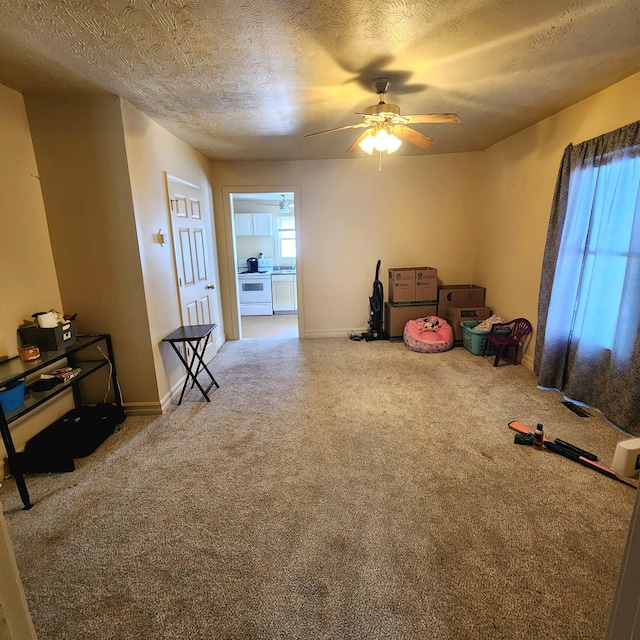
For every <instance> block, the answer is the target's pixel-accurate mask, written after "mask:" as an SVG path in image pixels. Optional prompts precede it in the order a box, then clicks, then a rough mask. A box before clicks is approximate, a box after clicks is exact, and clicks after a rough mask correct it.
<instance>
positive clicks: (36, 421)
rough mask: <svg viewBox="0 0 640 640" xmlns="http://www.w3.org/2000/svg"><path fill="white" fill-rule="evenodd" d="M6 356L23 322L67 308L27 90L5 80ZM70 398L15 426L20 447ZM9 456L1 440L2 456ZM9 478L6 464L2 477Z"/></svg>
mask: <svg viewBox="0 0 640 640" xmlns="http://www.w3.org/2000/svg"><path fill="white" fill-rule="evenodd" d="M0 150H1V151H0V190H1V192H2V194H3V198H4V203H3V206H2V213H1V214H0V215H1V216H2V218H1V220H2V233H0V265H1V267H2V268H1V270H0V271H1V272H2V274H3V276H2V278H0V299H1V300H2V313H1V314H0V356H6V357H9V358H12V357H15V356H17V355H18V344H19V343H20V344H21V342H19V339H18V333H17V329H18V326H19V325H20V324H21V323H22V321H23V319H30V316H31V314H32V313H34V312H36V311H43V310H45V311H46V310H49V309H52V308H53V309H57V310H62V301H61V298H60V290H59V288H58V279H57V277H56V271H55V265H54V262H53V254H52V251H51V242H50V239H49V230H48V227H47V219H46V215H45V208H44V202H43V199H42V191H41V188H40V179H39V174H38V167H37V165H36V158H35V154H34V150H33V144H32V142H31V132H30V131H29V124H28V121H27V114H26V110H25V106H24V100H23V98H22V95H21V94H19V93H17V92H16V91H13V90H11V89H8V88H7V87H4V86H2V85H0ZM71 406H72V405H71V402H70V400H69V399H68V398H60V399H59V400H54V401H52V402H51V403H49V404H48V405H46V406H45V407H43V408H42V409H40V410H36V411H35V412H34V413H33V414H32V415H31V417H30V419H29V420H20V421H17V422H14V423H13V424H12V425H11V430H12V432H13V437H14V440H15V442H16V445H17V446H18V447H20V446H22V445H23V444H24V443H25V442H26V441H27V440H28V439H29V438H30V437H32V436H33V435H35V434H36V433H37V432H38V431H39V430H40V429H42V428H43V427H45V426H46V425H47V424H49V423H50V422H52V421H53V420H54V419H55V418H57V417H58V416H59V415H61V414H62V413H64V412H65V410H67V409H68V408H70V407H71ZM4 456H5V450H4V446H3V445H2V443H1V442H0V460H1V459H3V458H4ZM3 477H4V473H3V469H2V465H0V479H1V478H3Z"/></svg>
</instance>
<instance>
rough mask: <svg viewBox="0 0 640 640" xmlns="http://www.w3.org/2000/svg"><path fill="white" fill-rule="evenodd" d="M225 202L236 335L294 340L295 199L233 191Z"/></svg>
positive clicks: (280, 194)
mask: <svg viewBox="0 0 640 640" xmlns="http://www.w3.org/2000/svg"><path fill="white" fill-rule="evenodd" d="M229 200H230V208H231V218H232V228H233V251H234V268H235V272H236V277H235V283H236V294H237V301H238V329H239V337H240V338H241V339H243V338H245V339H246V338H251V339H254V338H259V339H274V338H297V337H298V336H299V328H298V282H297V280H298V273H297V266H298V252H297V245H298V243H297V241H296V215H295V205H296V203H295V195H294V193H293V191H288V190H274V191H251V192H240V191H234V192H233V193H230V194H229Z"/></svg>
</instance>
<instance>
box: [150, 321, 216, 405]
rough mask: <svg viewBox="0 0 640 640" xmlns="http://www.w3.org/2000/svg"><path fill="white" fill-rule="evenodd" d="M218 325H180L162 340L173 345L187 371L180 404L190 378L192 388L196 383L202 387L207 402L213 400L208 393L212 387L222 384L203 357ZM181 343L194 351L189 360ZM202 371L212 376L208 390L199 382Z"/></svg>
mask: <svg viewBox="0 0 640 640" xmlns="http://www.w3.org/2000/svg"><path fill="white" fill-rule="evenodd" d="M217 326H218V325H216V324H192V325H187V326H184V327H179V328H178V329H176V330H175V331H173V332H172V333H170V334H169V335H168V336H167V337H166V338H163V339H162V342H168V343H169V344H170V345H171V346H172V347H173V350H174V351H175V352H176V353H177V354H178V358H180V361H181V362H182V364H183V365H184V367H185V369H186V371H187V377H186V379H185V381H184V384H183V385H182V393H181V394H180V400H178V404H180V403H181V402H182V398H183V397H184V392H185V390H186V388H187V385H188V384H189V379H191V388H192V389H193V386H194V385H196V386H197V387H198V389H200V391H201V393H202V395H203V396H204V398H205V400H206V401H207V402H211V400H209V396H208V395H207V394H208V393H209V391H211V387H213V385H215V386H216V388H219V387H220V385H219V384H218V383H217V382H216V379H215V378H214V377H213V376H212V375H211V371H209V369H207V365H206V364H205V362H204V360H203V359H202V356H203V354H204V351H205V349H206V348H207V344H208V342H209V338H210V337H211V332H212V331H213V330H214V329H215V328H216V327H217ZM179 343H181V344H183V345H184V344H188V345H189V346H190V347H191V350H192V351H193V355H192V357H191V360H189V361H187V360H186V359H185V357H184V356H183V355H182V353H181V352H180V349H178V347H177V346H176V345H177V344H179ZM201 343H202V344H201ZM185 355H186V353H185ZM196 360H197V364H196ZM194 364H196V368H195V371H194V369H193V366H194ZM201 371H206V372H207V374H208V375H209V378H211V384H210V385H209V386H208V387H207V389H206V390H205V389H203V388H202V386H201V385H200V383H199V382H198V378H197V376H198V374H199V373H200V372H201Z"/></svg>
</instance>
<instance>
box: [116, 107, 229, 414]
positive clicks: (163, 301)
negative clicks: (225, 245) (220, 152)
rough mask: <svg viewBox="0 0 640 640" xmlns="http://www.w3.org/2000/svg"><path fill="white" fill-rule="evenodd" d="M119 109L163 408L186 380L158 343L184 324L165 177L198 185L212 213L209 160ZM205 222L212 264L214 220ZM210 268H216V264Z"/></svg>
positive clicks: (217, 338)
mask: <svg viewBox="0 0 640 640" xmlns="http://www.w3.org/2000/svg"><path fill="white" fill-rule="evenodd" d="M121 110H122V121H123V127H124V136H125V144H126V153H127V161H128V167H129V177H130V181H131V193H132V196H133V208H134V214H135V225H136V229H137V237H138V251H139V253H140V264H141V266H142V277H143V282H144V295H145V303H146V315H147V318H148V323H149V336H150V340H151V348H152V351H153V360H154V368H155V377H156V379H157V384H158V391H159V394H160V399H161V401H162V402H163V404H166V403H167V402H168V400H169V391H170V389H171V388H172V387H174V386H175V385H176V384H178V383H179V381H180V380H181V378H182V377H183V376H184V368H183V367H182V365H181V364H180V362H179V360H178V358H177V357H176V356H175V354H174V353H173V351H172V350H171V347H170V346H169V345H167V344H162V343H161V341H162V338H164V336H166V335H167V334H169V333H170V332H171V331H173V330H174V329H175V328H177V327H179V326H180V325H181V324H182V322H181V318H180V305H179V298H178V289H177V282H176V272H175V266H174V259H173V249H172V243H171V220H170V214H169V208H168V203H167V187H166V181H165V173H169V174H172V175H174V176H177V177H179V178H183V179H184V180H188V181H189V182H192V183H194V184H197V185H198V186H199V187H200V190H201V193H202V198H203V210H208V211H212V206H213V205H212V201H211V186H210V184H209V161H208V160H207V159H206V158H205V157H204V156H203V155H202V154H200V153H198V152H197V151H195V150H194V149H192V148H191V147H189V146H188V145H186V144H185V143H184V142H181V141H180V140H178V139H177V138H176V137H175V136H174V135H172V134H170V133H169V132H168V131H166V130H165V129H163V128H162V127H160V126H159V125H158V124H156V123H155V122H154V121H153V120H151V119H150V118H148V117H146V116H145V115H143V114H142V113H140V112H139V111H138V110H136V109H134V108H133V107H132V106H131V105H130V104H129V103H127V102H125V101H124V100H123V101H121ZM207 222H209V223H210V227H209V229H208V232H209V246H211V247H212V249H213V255H214V263H215V262H216V261H217V256H216V251H215V242H214V240H213V238H214V234H215V231H214V230H213V219H212V216H209V220H207ZM161 229H162V231H163V232H164V233H166V234H167V240H168V242H167V243H166V244H165V245H164V246H161V245H160V243H159V242H158V241H157V234H158V232H159V231H160V230H161ZM213 266H214V268H215V264H214V265H213ZM211 280H212V281H213V282H214V283H215V285H216V289H215V290H214V293H215V295H214V310H213V316H214V319H215V320H214V321H215V322H216V324H217V325H218V327H217V328H216V329H215V331H214V334H213V336H212V341H214V342H215V344H216V345H217V348H219V347H220V345H221V344H222V343H223V342H224V324H223V322H222V318H221V314H220V311H219V309H220V296H219V291H220V286H219V279H218V274H217V269H215V270H214V273H213V274H212V277H211Z"/></svg>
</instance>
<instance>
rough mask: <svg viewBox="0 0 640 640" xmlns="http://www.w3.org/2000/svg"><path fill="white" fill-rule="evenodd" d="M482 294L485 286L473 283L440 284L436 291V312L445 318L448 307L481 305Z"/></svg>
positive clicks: (482, 302) (482, 300)
mask: <svg viewBox="0 0 640 640" xmlns="http://www.w3.org/2000/svg"><path fill="white" fill-rule="evenodd" d="M484 294H485V288H484V287H478V286H476V285H475V284H448V285H442V286H441V287H440V290H439V292H438V313H439V314H440V317H441V318H446V317H447V309H448V308H449V307H482V306H484Z"/></svg>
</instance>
